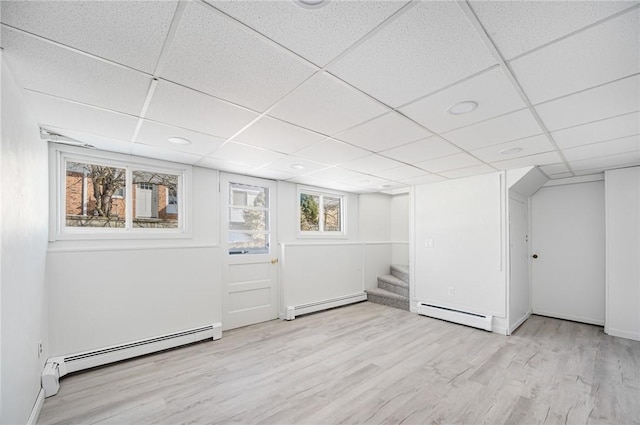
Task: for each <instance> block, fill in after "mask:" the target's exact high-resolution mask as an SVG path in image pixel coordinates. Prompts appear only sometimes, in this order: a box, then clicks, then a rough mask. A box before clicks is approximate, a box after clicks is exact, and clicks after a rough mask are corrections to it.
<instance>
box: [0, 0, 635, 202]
mask: <svg viewBox="0 0 640 425" xmlns="http://www.w3.org/2000/svg"><path fill="white" fill-rule="evenodd" d="M1 22H2V39H1V45H2V49H3V50H2V52H3V53H2V56H3V58H4V59H5V60H6V62H7V64H8V66H9V68H10V69H11V71H12V73H13V74H14V75H15V77H16V78H17V80H18V83H19V84H20V85H21V86H22V87H23V88H24V92H25V96H26V98H27V100H28V102H29V104H30V106H31V108H32V109H33V111H34V113H35V115H36V117H37V119H38V120H39V124H40V125H41V127H43V128H45V129H47V130H49V131H51V132H55V133H58V134H61V135H64V136H67V137H71V138H74V139H77V140H82V141H84V142H87V143H90V144H92V145H94V146H96V147H97V148H99V149H104V150H108V151H115V152H121V153H127V154H134V155H143V156H147V157H151V158H158V159H164V160H173V161H177V162H184V163H189V164H194V165H197V166H202V167H210V168H215V169H219V170H222V171H230V172H236V173H242V174H247V175H252V176H258V177H265V178H272V179H279V180H288V181H291V182H297V183H303V184H310V185H315V186H321V187H327V188H334V189H339V190H345V191H351V192H356V193H364V192H376V191H393V190H396V189H398V190H402V188H405V187H407V186H410V185H414V184H422V183H431V182H436V181H442V180H446V179H454V178H460V177H466V176H472V175H476V174H482V173H488V172H493V171H497V170H507V169H512V168H520V167H525V166H534V165H535V166H540V168H541V170H542V171H543V172H545V173H546V174H547V175H548V176H549V177H550V178H551V179H556V178H565V177H573V176H582V175H588V174H595V173H600V172H602V171H603V170H607V169H613V168H621V167H627V166H634V165H640V112H639V111H640V2H638V1H588V2H587V1H585V2H582V1H567V2H560V1H557V2H546V1H539V2H537V1H523V2H520V1H518V2H506V1H478V2H476V1H469V2H464V1H462V2H438V1H401V0H395V1H375V0H365V1H354V0H349V1H346V0H344V1H343V0H328V1H326V2H325V4H323V5H322V7H319V8H309V7H301V6H300V4H299V3H298V2H297V0H279V1H278V0H276V1H260V0H254V1H251V0H243V1H216V0H206V1H202V0H181V1H154V2H149V1H118V2H111V1H62V2H53V1H4V0H3V1H2V2H1ZM463 101H473V102H476V103H477V105H478V106H477V108H476V109H475V110H474V111H472V112H469V113H467V114H461V115H454V114H451V113H449V112H448V110H449V108H450V107H451V106H453V105H455V104H457V103H460V102H463ZM169 137H182V138H186V139H188V140H190V141H191V142H192V143H191V144H190V145H172V144H170V143H169V142H168V140H167V139H168V138H169ZM292 166H293V167H292ZM301 167H302V168H301Z"/></svg>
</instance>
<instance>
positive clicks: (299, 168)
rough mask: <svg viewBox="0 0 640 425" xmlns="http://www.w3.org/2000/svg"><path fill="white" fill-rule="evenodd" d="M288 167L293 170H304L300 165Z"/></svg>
mask: <svg viewBox="0 0 640 425" xmlns="http://www.w3.org/2000/svg"><path fill="white" fill-rule="evenodd" d="M289 167H291V168H293V169H294V170H304V165H302V164H291V165H289Z"/></svg>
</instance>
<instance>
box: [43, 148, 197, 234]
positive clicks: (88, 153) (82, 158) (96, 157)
mask: <svg viewBox="0 0 640 425" xmlns="http://www.w3.org/2000/svg"><path fill="white" fill-rule="evenodd" d="M67 162H78V163H88V164H95V165H101V166H108V167H117V168H124V169H125V171H126V183H125V187H124V197H119V196H118V197H117V198H118V199H124V200H125V203H126V204H125V205H126V206H125V227H124V228H101V227H67V225H66V172H67V170H66V165H67ZM49 170H50V172H49V173H50V188H49V189H50V191H49V193H50V195H49V222H50V226H49V241H51V242H54V241H58V240H60V241H62V240H109V239H181V238H182V239H184V238H191V236H192V235H191V228H190V222H191V216H192V208H191V186H192V185H191V177H192V167H191V166H190V165H186V164H178V163H173V162H167V161H160V160H155V159H148V158H142V157H135V156H130V155H123V154H118V153H113V152H107V151H100V150H88V149H86V148H77V147H73V146H63V145H56V144H53V143H52V144H50V151H49ZM134 171H147V172H155V173H164V174H173V175H177V176H178V227H177V228H141V227H134V225H133V221H134V220H135V217H133V203H132V202H133V192H134V190H133V185H134V183H133V172H134Z"/></svg>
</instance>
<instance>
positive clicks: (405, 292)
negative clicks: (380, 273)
mask: <svg viewBox="0 0 640 425" xmlns="http://www.w3.org/2000/svg"><path fill="white" fill-rule="evenodd" d="M378 288H381V289H385V290H387V291H389V292H393V293H394V294H398V295H402V296H403V297H406V298H409V288H403V287H402V286H398V285H393V284H391V283H388V282H385V281H384V280H381V279H378Z"/></svg>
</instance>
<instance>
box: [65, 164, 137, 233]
mask: <svg viewBox="0 0 640 425" xmlns="http://www.w3.org/2000/svg"><path fill="white" fill-rule="evenodd" d="M125 179H126V171H125V169H124V168H117V167H107V166H103V165H96V164H87V163H80V162H67V163H66V178H65V184H66V186H65V187H66V191H65V215H66V216H65V223H66V226H67V227H110V228H113V227H115V228H123V227H125V211H126V205H125V200H124V198H121V197H119V196H118V195H119V194H120V193H122V191H123V190H124V187H125V183H126V180H125Z"/></svg>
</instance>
